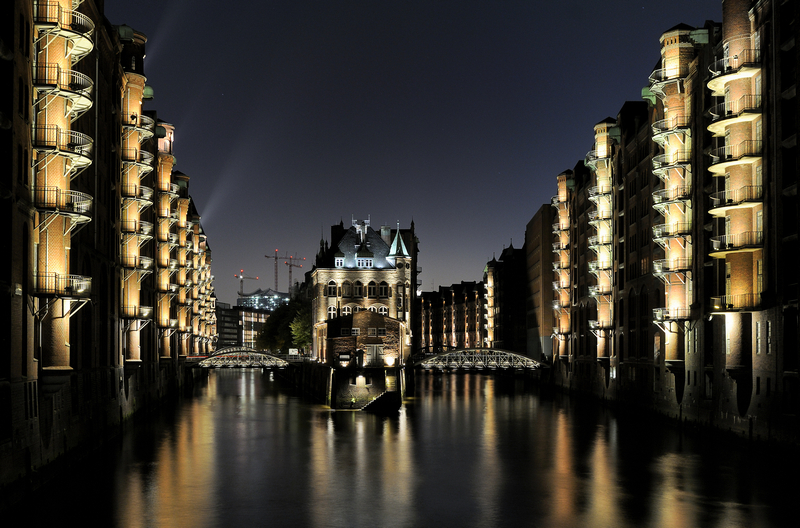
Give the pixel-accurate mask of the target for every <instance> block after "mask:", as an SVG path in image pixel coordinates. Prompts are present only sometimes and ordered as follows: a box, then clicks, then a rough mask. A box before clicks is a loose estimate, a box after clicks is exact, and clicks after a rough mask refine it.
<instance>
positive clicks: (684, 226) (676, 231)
mask: <svg viewBox="0 0 800 528" xmlns="http://www.w3.org/2000/svg"><path fill="white" fill-rule="evenodd" d="M691 234H692V223H691V222H673V223H671V224H659V225H656V226H653V238H669V237H677V236H686V235H691Z"/></svg>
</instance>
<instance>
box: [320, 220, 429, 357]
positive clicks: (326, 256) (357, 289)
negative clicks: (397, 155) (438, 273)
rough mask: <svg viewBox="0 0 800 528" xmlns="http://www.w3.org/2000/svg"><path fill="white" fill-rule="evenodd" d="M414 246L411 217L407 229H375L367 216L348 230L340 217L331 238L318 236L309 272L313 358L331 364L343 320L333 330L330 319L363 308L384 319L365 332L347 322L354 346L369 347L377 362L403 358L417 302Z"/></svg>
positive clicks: (369, 355) (339, 350) (357, 319)
mask: <svg viewBox="0 0 800 528" xmlns="http://www.w3.org/2000/svg"><path fill="white" fill-rule="evenodd" d="M417 245H418V241H417V239H416V235H415V234H414V222H411V227H410V229H400V228H399V226H398V228H397V229H392V228H391V227H390V226H386V225H384V226H381V228H380V232H378V231H376V230H374V229H373V228H372V227H371V226H370V221H369V220H353V222H352V225H351V226H350V227H349V228H347V229H345V227H344V224H343V223H341V222H340V223H339V224H338V225H334V226H332V227H331V243H330V245H329V244H328V242H327V241H325V240H321V241H320V250H319V253H318V254H317V258H316V262H315V265H314V268H313V269H312V270H311V272H310V274H309V278H310V281H311V298H312V300H311V303H312V309H311V312H312V318H313V320H312V322H313V325H314V330H313V348H312V354H313V355H314V357H316V358H318V359H319V360H320V361H323V362H326V363H330V364H334V363H336V361H338V360H337V359H336V358H337V356H338V354H339V353H340V352H341V351H342V350H344V349H343V348H342V347H343V346H344V345H342V344H341V343H342V339H341V338H342V337H345V336H342V335H341V328H339V327H342V325H341V324H340V323H337V324H336V327H337V328H339V331H338V333H337V332H336V331H335V329H334V327H333V326H331V325H332V323H331V321H333V320H335V319H337V318H340V317H350V316H353V315H354V314H357V313H358V312H360V311H365V310H367V311H371V312H375V313H376V314H377V315H378V316H379V317H381V318H383V320H384V323H383V324H381V325H378V326H368V327H367V329H366V331H367V334H366V335H362V334H360V327H359V326H358V325H356V326H352V325H351V326H347V327H346V328H348V329H350V331H351V332H353V334H352V335H353V336H356V337H357V339H356V340H355V343H354V344H353V346H355V347H357V349H359V350H362V349H363V351H364V352H368V357H371V358H374V361H375V362H376V363H378V362H379V361H378V359H377V358H379V357H382V358H383V361H384V362H385V363H386V364H387V365H392V364H397V365H399V364H403V363H404V362H405V359H406V358H407V356H408V355H409V354H410V350H411V339H412V328H413V314H414V310H413V307H414V306H415V304H416V303H415V299H416V286H417V273H418V271H419V270H418V269H417ZM361 319H363V317H361V318H355V321H356V322H358V321H360V320H361ZM373 319H374V318H373ZM342 328H345V327H342ZM379 328H385V329H386V332H387V333H386V335H377V334H378V331H379ZM373 330H374V334H375V335H372V334H373V332H372V331H373ZM332 331H333V333H331V332H332ZM357 332H358V333H357ZM359 336H360V337H359ZM367 338H380V339H375V340H371V339H367ZM351 341H352V340H351ZM373 341H375V342H373ZM348 342H350V341H348ZM347 346H350V345H347ZM355 352H356V351H355V350H353V351H352V353H355ZM349 355H350V356H351V357H352V354H349ZM348 361H349V359H348Z"/></svg>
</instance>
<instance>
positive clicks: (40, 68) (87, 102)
mask: <svg viewBox="0 0 800 528" xmlns="http://www.w3.org/2000/svg"><path fill="white" fill-rule="evenodd" d="M33 85H34V87H35V88H36V90H37V91H38V92H39V94H40V95H49V96H55V97H60V98H62V99H65V100H66V101H68V104H67V107H66V108H67V116H68V117H69V118H70V120H71V121H75V120H76V119H77V118H79V117H80V116H82V115H83V114H84V113H85V112H86V111H87V110H89V109H90V108H91V107H92V92H93V90H94V82H93V81H92V79H91V78H89V76H88V75H84V74H83V73H81V72H77V71H73V70H63V69H61V66H59V65H58V64H57V63H52V62H40V63H37V64H36V66H34V68H33Z"/></svg>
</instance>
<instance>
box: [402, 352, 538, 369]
mask: <svg viewBox="0 0 800 528" xmlns="http://www.w3.org/2000/svg"><path fill="white" fill-rule="evenodd" d="M412 364H413V365H414V366H415V367H422V368H424V369H434V370H445V369H450V370H454V369H475V370H484V369H486V370H497V369H513V370H536V369H540V368H544V367H545V365H544V364H542V363H540V362H538V361H535V360H533V359H531V358H529V357H527V356H522V355H520V354H517V353H514V352H510V351H508V350H500V349H496V348H460V349H452V350H447V351H443V352H440V353H438V354H427V355H426V354H422V355H416V356H414V357H413V358H412Z"/></svg>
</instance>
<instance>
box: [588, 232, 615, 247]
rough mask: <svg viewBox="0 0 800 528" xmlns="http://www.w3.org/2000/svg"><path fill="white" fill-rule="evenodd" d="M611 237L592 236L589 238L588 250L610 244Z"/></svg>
mask: <svg viewBox="0 0 800 528" xmlns="http://www.w3.org/2000/svg"><path fill="white" fill-rule="evenodd" d="M612 239H613V237H612V235H594V236H590V237H589V248H591V249H599V248H600V247H601V246H607V245H609V244H611V241H612Z"/></svg>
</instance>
